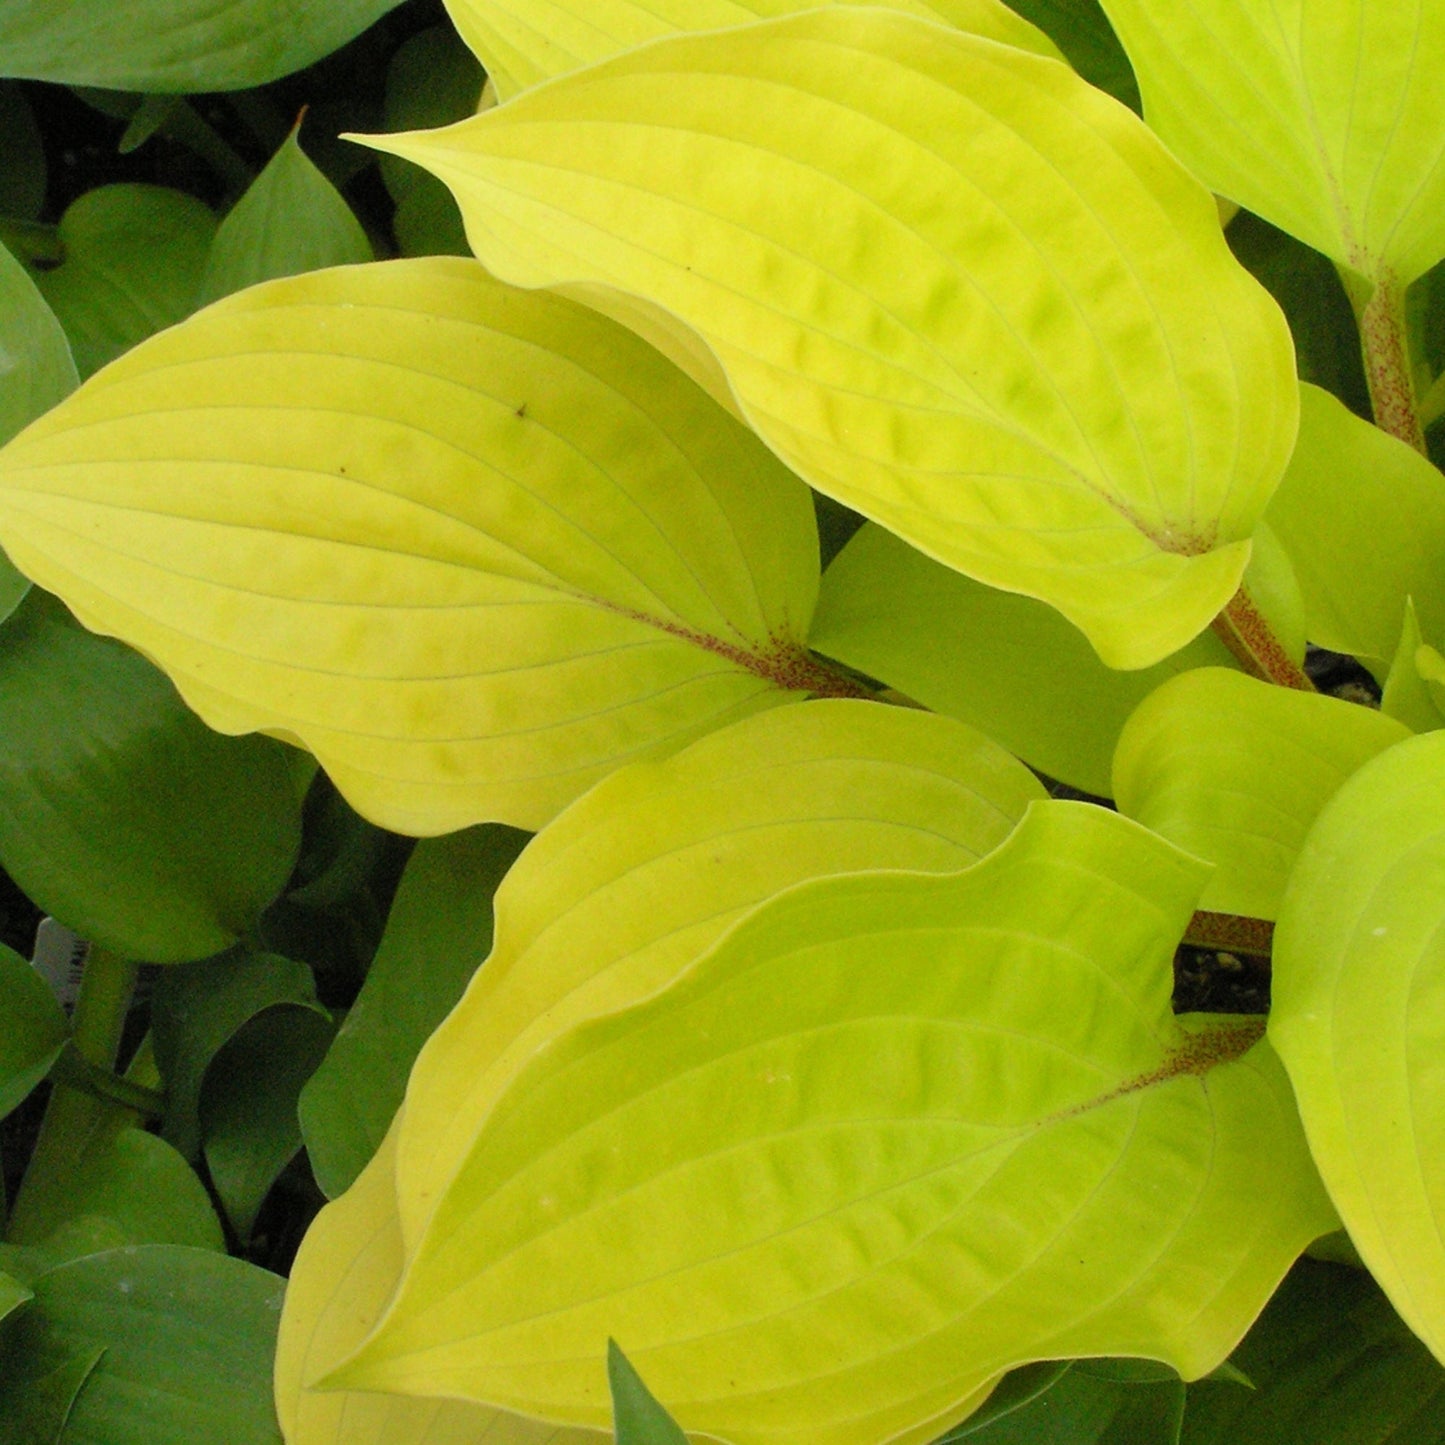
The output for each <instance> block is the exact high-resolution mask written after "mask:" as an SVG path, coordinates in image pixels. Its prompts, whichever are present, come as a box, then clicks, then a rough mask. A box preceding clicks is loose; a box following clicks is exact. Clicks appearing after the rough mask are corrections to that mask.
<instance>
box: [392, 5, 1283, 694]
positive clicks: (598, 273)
mask: <svg viewBox="0 0 1445 1445" xmlns="http://www.w3.org/2000/svg"><path fill="white" fill-rule="evenodd" d="M370 143H371V144H374V145H376V146H378V147H379V148H380V149H383V150H386V151H391V152H394V153H396V154H399V155H403V156H407V157H409V158H411V159H414V160H416V161H418V162H419V163H421V164H423V165H425V166H427V168H428V169H430V170H432V171H433V172H434V173H435V174H437V175H439V176H440V177H441V178H442V179H443V180H445V181H446V182H447V184H448V185H450V186H451V187H452V190H453V192H454V193H455V194H456V196H457V198H458V200H459V202H460V203H461V207H462V212H463V215H464V216H465V217H466V219H467V223H468V235H469V237H470V239H471V242H472V245H473V248H474V249H475V250H476V252H477V254H478V255H479V256H480V257H481V258H482V260H483V261H484V262H485V264H486V265H487V266H488V267H489V268H490V269H492V270H493V271H495V272H496V273H497V274H499V275H502V276H504V277H506V278H507V279H508V280H510V281H513V282H515V283H517V284H521V285H526V286H559V287H562V288H564V289H568V290H573V291H575V292H576V293H577V294H579V295H581V296H583V297H584V298H585V299H587V300H588V301H589V302H591V303H592V304H595V305H598V306H601V307H602V308H603V309H606V310H610V311H612V312H613V313H614V314H617V315H618V316H620V317H622V318H623V319H624V320H626V321H627V322H628V324H630V325H633V326H636V327H638V328H639V329H641V330H642V331H643V332H644V334H646V335H648V336H649V337H650V338H651V339H652V340H654V341H655V342H656V343H657V344H659V345H661V346H662V347H663V349H664V350H665V351H667V352H668V354H669V355H672V356H673V357H674V358H675V359H678V360H679V361H680V362H681V363H682V364H683V365H684V366H686V367H687V368H688V369H689V370H690V371H691V373H692V374H693V375H695V376H698V377H699V378H700V379H702V380H703V381H704V382H705V383H706V384H707V385H709V387H710V389H711V390H712V391H713V392H714V394H715V395H720V396H730V397H732V398H735V400H736V404H737V406H738V408H739V409H740V411H741V413H742V414H743V415H744V416H746V418H747V419H748V421H749V422H750V423H751V424H752V425H753V426H754V427H755V428H756V429H757V430H758V431H759V432H760V434H761V435H762V436H764V437H765V438H766V439H767V441H768V443H769V445H770V446H772V447H773V448H774V450H775V451H777V452H778V454H779V455H780V456H782V457H783V458H784V460H785V461H787V462H788V464H789V465H790V466H792V467H793V468H794V469H795V470H796V471H798V472H799V473H800V475H802V476H803V477H804V478H805V479H806V480H807V481H809V482H810V483H812V484H813V485H814V486H815V487H817V488H818V489H819V490H820V491H823V492H825V493H828V494H829V495H831V496H834V497H836V498H837V499H839V500H840V501H842V502H845V503H846V504H847V505H849V506H851V507H854V508H855V509H857V510H858V511H861V512H863V513H865V514H866V515H868V516H870V517H872V518H873V519H874V520H876V521H879V522H881V523H883V525H885V526H887V527H889V528H890V529H891V530H894V531H896V532H898V533H899V535H901V536H903V537H904V538H905V539H906V540H908V541H909V542H911V543H912V544H913V545H915V546H917V547H919V548H921V549H922V550H923V551H925V552H928V553H929V554H931V555H933V556H936V557H937V558H939V560H941V561H943V562H945V563H947V564H948V565H949V566H952V567H955V568H957V569H958V570H960V571H963V572H966V573H968V574H969V575H970V576H973V577H976V578H978V579H979V580H981V581H984V582H987V583H990V584H991V585H994V586H999V587H1004V588H1006V589H1008V590H1011V591H1018V592H1025V593H1028V594H1029V595H1032V596H1037V597H1041V598H1043V599H1045V600H1047V601H1048V602H1050V603H1051V604H1052V605H1054V606H1056V607H1058V608H1059V609H1060V610H1061V611H1063V612H1064V613H1065V614H1066V615H1067V616H1068V617H1069V618H1070V619H1071V620H1072V621H1073V622H1075V623H1076V624H1077V625H1078V626H1079V627H1081V628H1082V629H1083V630H1084V631H1085V632H1086V633H1087V634H1088V636H1089V638H1090V640H1091V642H1092V643H1093V644H1094V646H1095V648H1096V649H1097V650H1098V651H1099V653H1100V655H1101V656H1102V657H1103V658H1104V659H1105V661H1107V662H1108V663H1110V664H1111V665H1113V666H1124V667H1142V666H1146V665H1148V664H1151V663H1154V662H1157V661H1159V660H1160V659H1161V658H1162V657H1164V656H1166V655H1168V654H1169V653H1171V652H1174V651H1176V650H1177V649H1178V648H1179V647H1182V646H1183V645H1184V643H1186V642H1188V641H1189V639H1190V638H1191V637H1193V636H1194V635H1195V634H1197V633H1198V632H1199V631H1200V630H1201V629H1202V628H1203V627H1204V626H1205V625H1206V624H1207V623H1208V621H1209V620H1210V619H1211V618H1212V617H1213V616H1214V615H1215V613H1217V612H1218V611H1219V610H1220V608H1221V607H1222V606H1223V605H1224V604H1225V602H1227V601H1228V599H1229V597H1230V595H1231V594H1232V593H1233V591H1234V589H1235V587H1236V585H1237V583H1238V581H1239V578H1240V576H1241V574H1242V572H1243V570H1244V566H1245V563H1246V560H1247V555H1248V545H1247V543H1248V538H1249V535H1250V533H1251V531H1252V529H1253V526H1254V523H1255V522H1256V521H1257V520H1258V518H1259V516H1260V514H1261V512H1262V511H1263V508H1264V505H1265V502H1266V501H1267V500H1268V497H1269V494H1270V492H1271V491H1272V489H1273V487H1274V485H1275V483H1276V482H1277V480H1278V478H1279V475H1280V473H1281V472H1282V470H1283V467H1284V464H1285V462H1286V460H1287V459H1288V455H1289V451H1290V447H1291V445H1292V443H1293V439H1294V429H1295V422H1296V410H1297V398H1296V394H1295V381H1294V372H1293V360H1292V351H1291V347H1290V341H1289V335H1288V330H1287V328H1286V326H1285V324H1284V320H1283V318H1282V317H1281V316H1280V314H1279V312H1278V310H1277V309H1276V308H1275V306H1274V304H1273V303H1272V302H1271V301H1270V300H1269V299H1268V297H1267V296H1266V295H1265V293H1264V292H1263V290H1262V289H1261V288H1259V287H1258V285H1257V284H1256V283H1255V282H1254V281H1253V280H1252V278H1250V277H1249V276H1248V275H1247V273H1245V272H1244V271H1243V270H1242V269H1241V268H1239V266H1238V265H1237V263H1236V262H1235V261H1234V260H1233V258H1232V257H1231V256H1230V254H1229V251H1228V248H1227V247H1226V245H1225V244H1224V241H1223V238H1222V235H1221V232H1220V228H1219V220H1218V214H1217V211H1216V209H1215V206H1214V201H1213V199H1212V197H1211V196H1210V195H1209V194H1208V192H1206V191H1205V190H1204V189H1203V188H1202V187H1201V186H1200V185H1199V184H1198V182H1197V181H1195V180H1194V179H1193V178H1192V177H1191V176H1189V175H1188V174H1187V173H1186V172H1185V171H1184V170H1183V169H1182V168H1181V167H1179V165H1178V164H1177V162H1175V161H1174V160H1173V158H1172V157H1171V156H1170V155H1169V154H1168V153H1167V152H1166V151H1165V150H1164V149H1163V148H1162V146H1160V145H1159V143H1158V141H1157V140H1156V139H1155V138H1154V136H1153V135H1152V134H1151V133H1150V132H1149V131H1148V130H1147V129H1145V127H1144V126H1143V125H1142V124H1141V123H1140V122H1139V121H1138V119H1137V118H1136V117H1135V116H1133V115H1132V114H1131V113H1130V112H1129V111H1127V110H1125V109H1124V108H1123V107H1122V106H1119V105H1118V104H1117V103H1116V102H1114V101H1113V100H1111V99H1109V98H1107V97H1105V96H1104V95H1102V94H1101V93H1100V92H1098V91H1095V90H1093V89H1092V88H1091V87H1089V86H1087V85H1085V83H1084V82H1083V81H1081V80H1080V79H1079V78H1078V77H1077V76H1075V75H1074V74H1073V73H1072V72H1071V71H1069V70H1068V69H1067V68H1065V67H1063V66H1061V65H1059V64H1057V63H1056V62H1053V61H1050V60H1048V59H1046V58H1044V57H1041V56H1038V55H1035V54H1029V53H1027V52H1025V51H1022V50H1017V49H1012V48H1006V47H1003V46H1000V45H998V44H997V43H995V42H993V41H990V40H986V39H980V38H978V37H976V36H970V35H966V34H962V33H959V32H954V31H948V30H943V29H941V28H940V27H938V26H936V25H932V24H928V23H926V22H924V21H921V20H918V19H915V18H913V17H909V16H904V15H899V14H889V13H884V12H882V11H878V10H871V9H851V8H847V7H833V8H830V9H827V10H823V11H816V12H813V13H810V14H806V15H800V16H795V17H790V18H787V19H784V20H779V21H769V22H761V23H758V24H754V25H750V26H744V27H740V28H738V29H734V30H730V31H725V32H715V33H713V34H710V35H705V36H680V37H677V38H674V39H671V40H664V41H659V42H656V43H654V44H652V45H649V46H645V47H643V48H641V49H639V50H635V51H631V52H628V53H627V54H625V55H622V56H620V57H617V58H614V59H612V60H609V61H606V62H604V63H602V64H600V65H596V66H593V67H591V68H590V69H588V70H587V71H586V72H585V73H584V72H578V73H577V74H575V75H572V76H566V77H562V78H560V79H559V80H557V81H555V82H553V83H552V84H550V85H547V86H545V87H539V88H537V89H536V90H534V91H532V92H530V93H528V94H525V95H522V96H519V97H518V98H517V99H516V100H514V101H512V102H509V103H508V104H506V105H503V106H500V107H498V108H497V109H496V110H493V111H489V112H487V113H486V114H484V115H481V116H478V117H476V118H475V119H473V120H469V121H464V122H462V123H461V124H459V125H456V126H452V127H450V128H448V129H446V130H442V131H434V132H424V133H418V134H412V135H406V136H387V137H372V138H371V142H370ZM1202 294H1207V295H1208V296H1209V298H1210V304H1209V306H1208V308H1207V309H1205V308H1201V307H1200V305H1199V304H1198V298H1199V296H1200V295H1202ZM638 297H640V298H642V300H641V301H640V302H639V301H638V300H636V299H635V298H638ZM659 318H662V319H659Z"/></svg>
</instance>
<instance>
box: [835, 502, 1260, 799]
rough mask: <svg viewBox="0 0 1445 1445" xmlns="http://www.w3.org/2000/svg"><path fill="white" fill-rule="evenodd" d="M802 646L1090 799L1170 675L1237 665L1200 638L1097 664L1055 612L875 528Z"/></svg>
mask: <svg viewBox="0 0 1445 1445" xmlns="http://www.w3.org/2000/svg"><path fill="white" fill-rule="evenodd" d="M808 640H809V642H810V643H811V644H812V646H814V647H815V648H817V649H818V651H820V652H825V653H827V654H828V656H830V657H836V658H837V659H838V660H839V661H840V662H846V663H847V664H848V666H850V667H855V668H857V669H858V670H859V671H860V672H865V673H867V674H868V675H869V676H871V677H876V678H879V679H880V680H881V681H883V682H886V683H888V684H889V685H890V686H891V687H895V688H897V689H898V690H899V691H900V692H903V693H906V694H907V695H908V696H909V697H911V698H914V699H915V700H916V701H918V702H921V703H923V704H924V705H925V706H927V707H931V708H934V709H935V710H936V711H938V712H944V713H948V714H949V715H950V716H951V717H956V718H962V719H963V721H964V722H967V723H971V724H972V725H973V726H974V727H976V728H980V729H982V730H983V731H984V732H986V733H987V734H988V735H989V736H990V737H994V738H997V739H998V740H999V742H1001V743H1002V744H1003V745H1004V746H1005V747H1006V748H1008V749H1009V751H1010V752H1013V753H1016V754H1018V756H1019V757H1021V758H1023V759H1024V760H1025V761H1026V762H1027V763H1029V764H1030V766H1032V767H1035V768H1038V769H1039V771H1040V772H1043V773H1047V774H1048V775H1049V777H1051V778H1057V779H1059V781H1061V782H1064V783H1068V784H1069V785H1070V786H1071V787H1075V788H1081V789H1083V790H1084V791H1085V792H1087V793H1093V794H1095V795H1096V796H1098V797H1107V796H1108V795H1109V789H1110V786H1111V784H1110V777H1109V769H1110V765H1111V763H1112V760H1113V756H1114V745H1115V743H1117V742H1118V739H1119V732H1120V729H1121V728H1123V726H1124V723H1125V722H1126V721H1127V719H1128V717H1129V714H1130V713H1131V712H1133V710H1134V709H1135V707H1136V706H1138V704H1139V703H1141V702H1142V701H1143V700H1144V699H1145V698H1146V697H1148V696H1149V694H1150V693H1151V692H1152V691H1153V690H1154V689H1155V688H1156V687H1158V686H1159V684H1160V683H1161V682H1164V681H1165V680H1166V679H1168V678H1170V677H1173V676H1174V675H1175V674H1176V673H1178V672H1182V671H1185V670H1187V669H1189V668H1191V667H1232V666H1234V665H1235V663H1234V659H1233V657H1232V656H1231V655H1230V652H1229V650H1228V648H1226V647H1225V645H1224V644H1223V643H1222V642H1221V641H1220V640H1219V638H1218V637H1216V636H1215V635H1214V634H1213V633H1212V632H1204V633H1201V634H1200V635H1199V636H1198V637H1196V638H1195V639H1194V640H1193V641H1192V642H1189V643H1187V644H1185V646H1184V647H1183V648H1181V649H1180V650H1179V651H1178V652H1176V653H1174V654H1172V655H1171V656H1169V657H1166V658H1165V659H1164V660H1163V661H1162V662H1159V663H1156V664H1155V665H1154V666H1153V667H1146V668H1141V669H1140V670H1138V671H1136V672H1118V671H1116V670H1114V669H1113V668H1109V667H1105V666H1104V664H1103V663H1102V662H1100V661H1099V655H1098V653H1096V652H1095V651H1094V649H1093V648H1092V647H1090V646H1089V643H1088V640H1087V639H1086V638H1085V637H1084V634H1083V633H1082V632H1080V631H1079V629H1078V628H1077V627H1075V626H1074V625H1073V623H1071V622H1069V621H1068V619H1067V618H1065V617H1063V616H1061V615H1060V614H1059V613H1058V612H1056V611H1055V610H1054V609H1053V608H1052V607H1048V606H1046V605H1045V604H1044V603H1042V602H1037V601H1035V600H1034V599H1033V598H1032V597H1021V596H1020V595H1019V594H1018V593H1016V592H1000V591H999V590H998V589H997V588H994V587H986V586H984V585H983V583H981V582H975V581H973V580H972V579H971V578H969V577H965V576H964V575H963V574H962V573H960V572H955V571H953V570H952V569H951V568H948V567H943V566H940V565H939V564H938V563H937V562H935V561H933V560H932V558H930V557H925V556H924V555H923V553H922V552H919V551H917V550H915V549H914V548H912V547H910V546H909V545H908V544H907V543H906V542H904V541H903V540H902V539H901V538H898V537H896V536H894V535H893V533H891V532H888V531H885V530H884V529H883V528H882V527H875V526H865V527H863V528H862V529H861V530H860V531H858V532H857V533H856V534H855V535H854V536H853V538H852V540H851V541H850V542H849V543H848V545H847V546H846V547H844V549H843V551H842V552H841V553H839V555H838V557H837V558H836V560H835V561H834V562H833V565H832V566H831V567H829V568H828V570H827V571H826V572H825V573H824V574H823V586H822V589H821V591H820V593H819V596H818V612H817V615H816V617H815V618H814V619H813V630H812V632H811V633H810V634H809V637H808Z"/></svg>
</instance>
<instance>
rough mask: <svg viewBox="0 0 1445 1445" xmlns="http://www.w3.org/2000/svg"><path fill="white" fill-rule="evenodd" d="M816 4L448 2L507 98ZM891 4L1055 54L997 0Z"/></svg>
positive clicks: (742, 0) (754, 0)
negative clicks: (657, 46) (668, 44)
mask: <svg viewBox="0 0 1445 1445" xmlns="http://www.w3.org/2000/svg"><path fill="white" fill-rule="evenodd" d="M842 3H843V4H845V5H848V4H868V3H870V0H842ZM812 8H814V6H813V0H447V10H448V11H449V12H450V14H451V17H452V22H453V23H454V24H455V25H456V27H457V29H458V30H459V31H460V32H461V35H462V38H463V39H464V40H465V41H466V42H467V44H468V45H469V46H471V48H472V50H473V51H474V52H475V53H476V55H477V57H478V58H479V59H480V60H481V62H482V64H483V65H484V66H486V69H487V74H488V75H489V76H490V77H491V78H492V81H493V82H494V83H495V85H496V87H497V93H498V94H499V95H500V97H501V98H502V99H503V100H509V99H510V98H511V97H512V96H513V95H515V94H516V93H517V92H518V91H520V90H525V89H527V88H528V87H529V86H533V85H537V84H539V83H540V82H541V81H544V80H550V79H552V78H553V77H554V76H558V75H565V74H566V73H567V72H568V71H571V70H578V69H581V68H582V67H583V66H587V65H595V64H596V63H597V62H598V61H600V60H607V59H609V58H610V57H611V56H614V55H617V54H620V53H621V52H623V51H626V50H631V49H633V48H634V47H635V46H638V45H645V44H646V43H647V42H648V41H651V40H658V39H660V38H661V37H663V36H665V35H676V34H679V33H682V32H685V31H692V30H721V29H723V28H724V27H726V26H732V25H746V24H748V23H749V22H751V21H755V20H763V19H771V18H774V17H777V16H781V15H792V14H795V13H796V12H798V11H800V10H809V9H812ZM889 8H890V9H892V10H895V11H901V12H903V13H905V14H908V15H917V16H921V17H923V18H925V19H928V20H933V21H938V22H941V23H942V24H944V25H952V26H956V27H957V28H958V29H960V30H966V31H969V32H971V33H973V34H977V35H987V36H989V37H990V38H991V39H994V40H999V41H1002V42H1003V43H1004V44H1005V45H1018V46H1022V47H1023V48H1024V49H1026V50H1034V51H1037V52H1038V53H1039V54H1041V55H1057V54H1058V51H1057V50H1056V49H1055V48H1054V44H1053V42H1052V41H1050V40H1049V39H1048V38H1047V37H1046V36H1044V35H1043V34H1042V33H1041V32H1040V31H1039V30H1036V29H1035V28H1034V27H1033V26H1032V25H1030V24H1028V23H1027V22H1025V21H1024V20H1023V19H1021V18H1020V16H1019V15H1018V14H1016V13H1015V12H1014V10H1013V9H1011V8H1010V7H1007V6H1005V5H1003V4H1001V3H1000V0H890V5H889ZM426 123H427V124H429V125H434V124H436V122H435V121H428V122H426Z"/></svg>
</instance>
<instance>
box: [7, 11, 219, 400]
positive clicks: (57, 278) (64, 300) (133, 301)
mask: <svg viewBox="0 0 1445 1445" xmlns="http://www.w3.org/2000/svg"><path fill="white" fill-rule="evenodd" d="M3 52H4V41H3V39H0V54H3ZM215 232H216V218H215V216H214V215H213V214H212V213H211V211H210V209H209V208H208V207H206V206H205V205H203V204H202V203H201V202H200V201H198V200H196V198H195V197H194V196H188V195H186V194H184V193H183V192H181V191H173V190H167V189H166V188H165V187H163V186H144V185H131V184H122V185H113V186H101V187H99V188H98V189H96V190H93V191H87V192H86V193H85V194H84V195H83V196H81V197H80V199H79V200H77V201H76V202H74V204H72V205H71V206H70V207H69V208H68V209H67V211H66V212H65V214H64V215H63V216H62V217H61V218H60V240H61V244H62V245H63V247H64V252H65V258H64V260H63V261H61V263H60V265H58V266H56V267H55V268H54V270H50V271H40V272H37V273H36V277H35V284H36V286H37V287H39V290H40V294H41V295H42V296H44V297H45V299H46V301H47V302H48V303H49V304H50V308H51V310H52V311H54V312H55V314H56V316H57V317H58V318H59V320H60V324H61V325H62V326H63V327H64V328H65V333H66V335H67V336H68V337H69V338H70V345H71V349H72V350H73V351H74V353H75V364H76V367H77V369H78V370H79V372H80V375H81V376H82V377H87V376H89V375H90V374H91V373H92V372H94V371H97V370H99V368H100V367H102V366H104V365H105V363H106V362H107V361H110V360H111V359H112V358H113V357H116V356H119V355H120V354H121V352H123V351H126V350H128V349H129V348H130V347H132V346H134V345H135V344H136V343H137V342H138V341H143V340H144V339H145V338H146V337H147V336H149V335H151V334H152V332H156V331H159V330H161V328H162V327H165V326H171V325H174V323H175V322H177V321H179V320H180V319H181V318H182V317H183V316H185V315H187V314H188V313H189V312H190V310H191V308H192V305H193V304H194V302H195V297H196V289H197V287H198V286H199V285H200V282H201V276H202V274H203V273H204V271H205V266H206V256H207V253H208V252H209V250H210V246H211V239H212V237H213V236H214V235H215Z"/></svg>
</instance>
